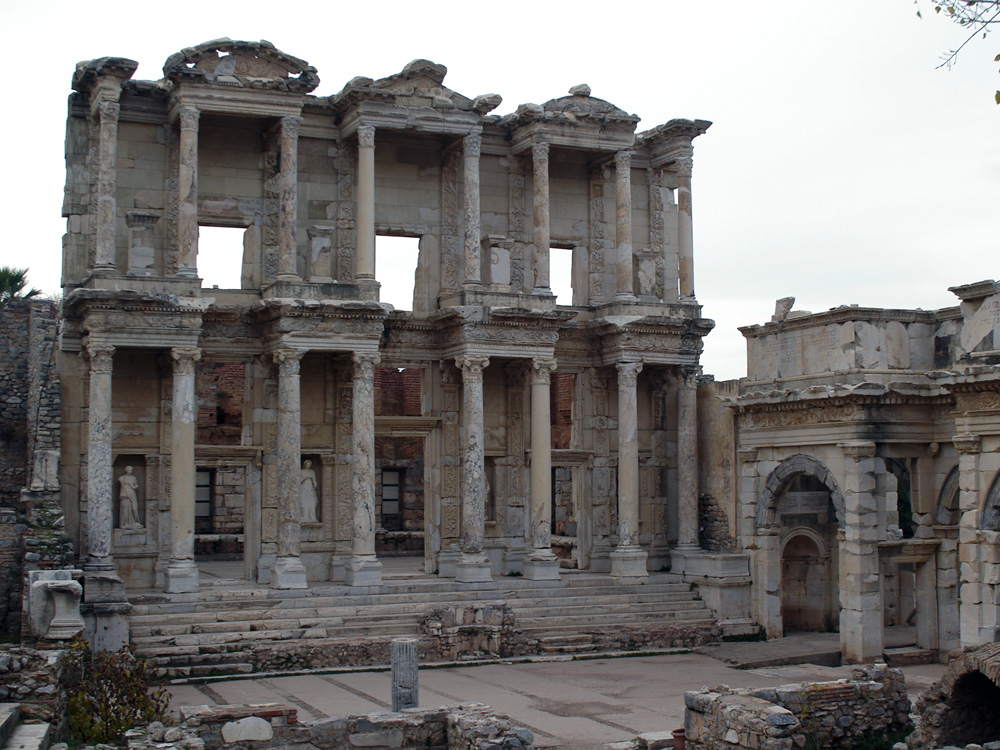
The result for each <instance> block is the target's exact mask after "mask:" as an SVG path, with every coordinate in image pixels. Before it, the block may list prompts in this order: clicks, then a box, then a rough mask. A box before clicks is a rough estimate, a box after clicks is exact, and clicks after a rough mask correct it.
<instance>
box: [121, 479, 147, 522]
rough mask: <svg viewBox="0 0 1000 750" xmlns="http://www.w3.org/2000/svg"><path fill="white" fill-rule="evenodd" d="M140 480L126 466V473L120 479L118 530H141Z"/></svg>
mask: <svg viewBox="0 0 1000 750" xmlns="http://www.w3.org/2000/svg"><path fill="white" fill-rule="evenodd" d="M138 494H139V479H138V478H137V477H136V476H135V474H133V473H132V467H131V466H126V467H125V473H124V474H122V475H121V476H120V477H118V528H119V529H125V530H128V531H131V530H133V529H141V528H142V522H140V521H139V497H138Z"/></svg>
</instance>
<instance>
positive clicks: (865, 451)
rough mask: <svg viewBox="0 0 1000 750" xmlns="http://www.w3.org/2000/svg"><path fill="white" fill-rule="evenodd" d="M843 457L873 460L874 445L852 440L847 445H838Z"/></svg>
mask: <svg viewBox="0 0 1000 750" xmlns="http://www.w3.org/2000/svg"><path fill="white" fill-rule="evenodd" d="M837 447H838V448H840V449H841V450H842V451H843V452H844V455H845V456H847V457H848V458H874V457H875V443H873V442H872V441H870V440H852V441H851V442H848V443H838V444H837Z"/></svg>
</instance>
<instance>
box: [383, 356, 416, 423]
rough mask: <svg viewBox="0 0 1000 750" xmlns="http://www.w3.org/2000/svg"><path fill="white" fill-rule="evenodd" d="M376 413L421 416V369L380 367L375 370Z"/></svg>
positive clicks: (385, 415) (387, 415)
mask: <svg viewBox="0 0 1000 750" xmlns="http://www.w3.org/2000/svg"><path fill="white" fill-rule="evenodd" d="M375 415H376V416H379V417H419V416H420V370H417V369H413V368H410V369H405V370H402V371H400V370H399V369H398V368H396V367H379V368H377V369H376V370H375Z"/></svg>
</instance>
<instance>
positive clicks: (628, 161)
mask: <svg viewBox="0 0 1000 750" xmlns="http://www.w3.org/2000/svg"><path fill="white" fill-rule="evenodd" d="M634 153H635V152H634V151H633V150H632V149H628V148H625V149H622V150H621V151H616V152H615V169H620V170H623V171H624V170H626V169H631V168H632V155H633V154H634Z"/></svg>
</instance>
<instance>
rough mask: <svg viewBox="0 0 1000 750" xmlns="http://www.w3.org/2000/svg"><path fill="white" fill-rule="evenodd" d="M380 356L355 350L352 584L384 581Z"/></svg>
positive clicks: (366, 584)
mask: <svg viewBox="0 0 1000 750" xmlns="http://www.w3.org/2000/svg"><path fill="white" fill-rule="evenodd" d="M380 359H381V358H380V356H379V354H378V352H355V353H354V400H353V427H352V429H353V431H354V432H353V445H354V473H353V475H352V482H351V486H352V489H353V491H354V524H353V527H352V536H351V553H352V556H351V562H350V564H349V565H348V567H347V583H348V585H349V586H377V585H378V584H379V583H381V581H382V564H381V563H380V562H379V561H378V559H377V558H376V557H375V527H376V525H377V524H376V522H375V367H376V366H377V365H378V363H379V361H380Z"/></svg>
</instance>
